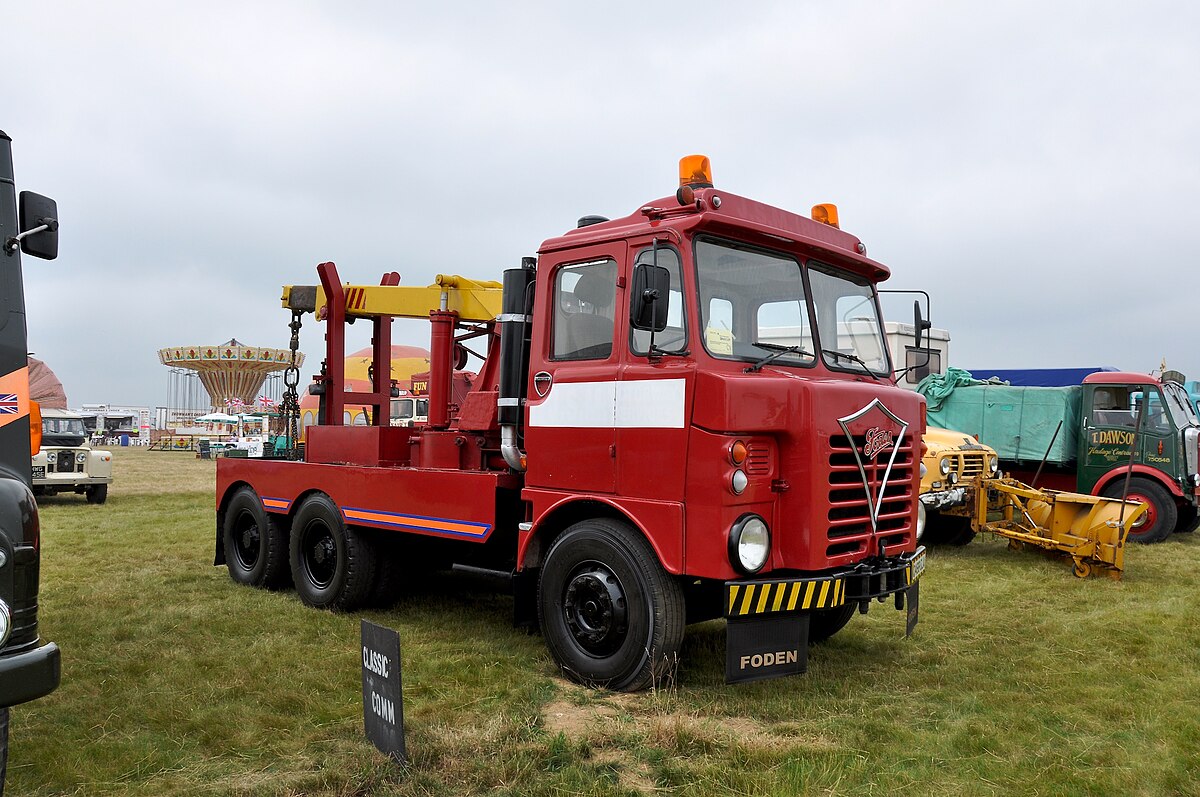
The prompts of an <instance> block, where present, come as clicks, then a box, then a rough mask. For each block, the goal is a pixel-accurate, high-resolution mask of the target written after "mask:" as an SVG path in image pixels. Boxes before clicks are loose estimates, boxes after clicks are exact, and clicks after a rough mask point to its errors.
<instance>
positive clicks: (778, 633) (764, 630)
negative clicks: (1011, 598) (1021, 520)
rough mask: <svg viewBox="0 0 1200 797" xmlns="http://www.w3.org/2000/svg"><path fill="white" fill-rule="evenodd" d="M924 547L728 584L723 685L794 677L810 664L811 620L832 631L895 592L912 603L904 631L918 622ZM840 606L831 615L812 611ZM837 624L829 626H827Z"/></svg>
mask: <svg viewBox="0 0 1200 797" xmlns="http://www.w3.org/2000/svg"><path fill="white" fill-rule="evenodd" d="M924 572H925V548H924V547H921V548H918V549H917V550H916V551H915V552H913V553H905V554H900V555H898V556H888V557H873V558H871V559H867V560H864V561H862V562H859V563H858V564H857V565H854V566H853V567H843V568H838V569H837V570H833V571H830V572H829V573H822V574H820V575H817V576H804V577H796V578H772V579H760V580H749V579H747V580H739V581H727V582H725V617H726V621H727V622H726V624H725V682H726V683H742V682H745V681H757V680H761V679H764V678H779V677H782V676H785V675H796V674H799V673H802V672H805V671H806V670H807V669H808V640H809V626H810V624H811V623H816V622H820V623H822V624H823V625H824V626H825V629H824V632H823V633H822V636H821V637H820V638H824V637H825V636H828V635H829V634H831V633H835V632H836V631H837V629H838V628H840V627H841V625H844V624H845V623H846V622H847V621H848V620H849V619H850V617H851V616H852V613H853V611H854V608H855V606H857V608H858V610H859V611H860V612H863V613H865V612H866V611H867V608H868V607H869V606H870V603H871V601H872V600H884V599H885V598H886V597H888V596H889V595H890V596H894V600H895V605H896V609H898V610H904V609H905V608H906V607H907V610H908V616H907V623H906V625H905V636H908V635H910V634H911V633H912V632H913V629H914V628H915V627H916V625H917V609H918V603H919V596H920V581H919V579H920V578H921V574H922V573H924ZM837 609H841V612H840V613H838V612H833V613H832V614H815V612H829V611H830V610H837ZM830 623H832V624H833V625H832V627H831V626H830V625H829V624H830Z"/></svg>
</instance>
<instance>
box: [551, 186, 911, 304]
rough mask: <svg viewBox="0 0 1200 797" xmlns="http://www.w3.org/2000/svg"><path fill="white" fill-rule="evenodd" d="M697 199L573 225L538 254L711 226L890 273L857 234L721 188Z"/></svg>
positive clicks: (872, 274) (854, 267) (669, 200)
mask: <svg viewBox="0 0 1200 797" xmlns="http://www.w3.org/2000/svg"><path fill="white" fill-rule="evenodd" d="M695 198H696V202H695V204H692V205H685V206H681V205H680V204H679V202H678V200H677V199H676V198H675V197H674V196H670V197H664V198H661V199H657V200H654V201H652V202H649V203H647V204H645V205H642V206H641V207H640V208H638V209H637V210H635V211H634V212H633V213H630V214H629V215H628V216H624V217H621V218H617V219H611V220H609V221H602V222H599V223H596V224H590V225H588V226H585V227H579V228H576V229H574V230H568V231H567V232H565V233H563V234H562V235H560V236H558V237H556V238H550V239H547V240H546V241H545V242H543V243H542V246H541V247H540V248H539V249H538V253H539V254H546V253H550V252H557V251H561V250H565V249H572V248H576V247H581V246H586V245H591V244H597V243H604V242H607V241H613V240H622V239H634V238H638V237H640V236H651V235H654V234H655V233H662V234H663V235H664V236H665V237H666V238H668V239H675V240H676V242H679V241H680V240H682V238H681V236H682V235H683V234H684V233H688V234H692V235H694V234H696V233H698V232H711V233H712V234H713V235H719V236H725V237H730V238H734V239H737V240H740V241H745V242H747V243H753V244H759V245H762V246H765V247H769V248H772V249H776V250H781V251H785V252H788V253H791V254H795V255H801V256H805V257H816V258H817V259H820V260H824V261H827V262H830V263H831V264H833V265H838V266H842V267H844V268H847V269H849V270H851V271H853V272H855V273H857V274H860V275H862V276H864V277H867V278H868V279H871V280H872V281H875V282H882V281H883V280H886V279H887V278H888V277H889V276H891V271H890V270H889V269H888V268H887V266H884V265H883V264H882V263H878V262H876V261H874V260H871V259H870V258H868V257H866V256H865V252H866V246H865V245H864V244H863V243H862V241H861V240H859V239H858V238H857V237H856V236H854V235H851V234H850V233H847V232H844V231H843V230H840V229H838V228H837V227H834V226H832V225H829V224H824V223H821V222H818V221H814V220H813V219H810V218H806V217H804V216H801V215H799V214H796V213H793V212H791V211H788V210H783V209H782V208H777V207H775V206H773V205H768V204H766V203H764V202H758V201H756V200H753V199H748V198H746V197H743V196H739V195H737V194H731V193H729V192H728V191H723V190H720V189H717V188H702V189H699V190H696V191H695Z"/></svg>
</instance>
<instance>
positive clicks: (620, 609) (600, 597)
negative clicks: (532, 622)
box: [563, 562, 629, 656]
mask: <svg viewBox="0 0 1200 797" xmlns="http://www.w3.org/2000/svg"><path fill="white" fill-rule="evenodd" d="M563 611H564V613H565V615H566V620H567V628H568V629H569V630H570V632H571V635H572V636H573V637H574V638H575V641H576V642H578V643H579V644H580V646H582V647H583V648H584V649H585V650H586V651H588V652H589V653H591V654H593V655H597V656H604V655H608V654H610V653H612V652H614V651H615V650H616V649H617V648H619V647H620V646H621V643H622V642H623V641H624V639H625V633H626V631H627V630H628V628H629V615H628V607H627V605H626V601H625V593H624V592H623V591H622V589H621V582H620V581H619V580H618V579H617V577H616V576H615V575H614V574H613V573H612V571H611V570H609V569H608V568H607V567H605V566H604V565H601V564H599V563H597V562H589V563H586V564H584V565H583V566H581V567H580V568H579V569H578V570H577V571H576V572H575V573H574V574H573V575H572V577H571V579H570V580H569V581H568V582H567V586H566V589H565V590H564V592H563Z"/></svg>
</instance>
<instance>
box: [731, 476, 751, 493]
mask: <svg viewBox="0 0 1200 797" xmlns="http://www.w3.org/2000/svg"><path fill="white" fill-rule="evenodd" d="M749 483H750V479H748V478H746V474H745V472H743V471H740V470H735V471H734V472H733V478H732V479H730V482H729V486H730V488H732V490H733V492H734V494H735V495H741V494H742V493H743V492H744V491H745V489H746V485H747V484H749Z"/></svg>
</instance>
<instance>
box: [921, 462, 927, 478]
mask: <svg viewBox="0 0 1200 797" xmlns="http://www.w3.org/2000/svg"><path fill="white" fill-rule="evenodd" d="M927 473H929V468H927V467H925V463H924V462H922V463H921V478H922V479H924V478H925V475H926V474H927Z"/></svg>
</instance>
